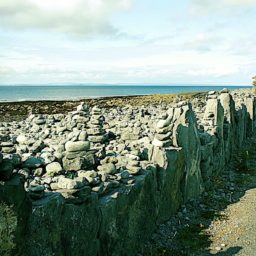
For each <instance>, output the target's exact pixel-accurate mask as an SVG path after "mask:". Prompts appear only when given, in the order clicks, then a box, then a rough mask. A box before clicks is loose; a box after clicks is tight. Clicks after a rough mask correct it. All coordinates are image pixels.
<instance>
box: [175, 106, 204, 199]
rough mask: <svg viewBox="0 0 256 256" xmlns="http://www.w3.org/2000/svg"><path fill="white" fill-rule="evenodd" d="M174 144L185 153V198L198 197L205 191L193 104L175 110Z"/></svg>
mask: <svg viewBox="0 0 256 256" xmlns="http://www.w3.org/2000/svg"><path fill="white" fill-rule="evenodd" d="M173 116H174V118H173V119H174V120H175V121H174V127H173V132H172V133H173V145H174V146H176V147H182V148H183V149H184V155H185V162H186V166H185V175H184V180H183V183H184V188H183V189H184V192H183V193H184V194H183V196H184V200H185V201H187V200H188V199H191V198H196V197H197V196H199V195H200V193H201V192H202V191H203V180H202V176H201V169H200V161H201V152H200V146H201V145H200V139H199V135H198V131H197V122H196V117H195V114H194V112H193V110H192V106H191V104H190V103H189V104H186V105H184V106H182V107H177V108H175V109H174V111H173Z"/></svg>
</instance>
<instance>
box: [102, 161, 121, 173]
mask: <svg viewBox="0 0 256 256" xmlns="http://www.w3.org/2000/svg"><path fill="white" fill-rule="evenodd" d="M98 170H99V171H100V172H104V173H108V174H115V173H116V172H117V170H116V166H115V165H114V164H113V163H108V164H104V165H99V166H98Z"/></svg>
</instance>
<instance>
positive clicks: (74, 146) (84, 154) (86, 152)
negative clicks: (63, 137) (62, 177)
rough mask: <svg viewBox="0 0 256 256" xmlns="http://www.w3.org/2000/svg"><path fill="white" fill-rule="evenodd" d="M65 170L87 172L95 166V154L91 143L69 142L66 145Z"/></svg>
mask: <svg viewBox="0 0 256 256" xmlns="http://www.w3.org/2000/svg"><path fill="white" fill-rule="evenodd" d="M65 150H66V152H65V157H64V158H63V160H62V162H63V168H64V170H66V171H79V170H86V169H88V168H91V167H93V166H94V165H95V158H94V153H93V152H92V151H90V142H89V141H68V142H67V143H66V144H65Z"/></svg>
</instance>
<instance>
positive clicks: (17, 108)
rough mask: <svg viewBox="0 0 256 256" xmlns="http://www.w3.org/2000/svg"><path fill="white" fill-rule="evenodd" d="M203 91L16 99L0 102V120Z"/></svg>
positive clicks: (161, 99)
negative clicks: (63, 98)
mask: <svg viewBox="0 0 256 256" xmlns="http://www.w3.org/2000/svg"><path fill="white" fill-rule="evenodd" d="M200 95H205V93H203V92H202V93H183V94H159V95H145V96H119V97H101V98H93V99H79V100H64V101H49V100H45V101H16V102H0V121H21V120H23V119H25V118H26V117H27V116H28V115H29V114H30V113H34V114H67V113H68V112H70V111H73V110H75V109H76V107H77V105H78V104H80V102H85V103H86V104H87V105H88V106H89V107H93V106H95V105H97V106H98V107H100V108H111V107H122V106H123V107H124V106H126V105H136V106H142V105H145V106H147V105H149V104H150V105H152V104H157V105H158V104H159V103H161V102H164V103H166V104H170V103H172V102H173V100H174V99H175V98H177V97H179V98H180V99H189V98H191V97H198V96H200Z"/></svg>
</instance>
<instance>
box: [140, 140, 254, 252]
mask: <svg viewBox="0 0 256 256" xmlns="http://www.w3.org/2000/svg"><path fill="white" fill-rule="evenodd" d="M252 188H256V141H250V142H248V143H247V144H245V145H244V148H243V149H242V150H241V149H240V150H239V151H238V152H236V154H234V157H233V160H232V163H231V164H230V166H229V167H227V168H226V170H225V171H224V172H223V173H222V174H221V175H219V176H216V177H212V178H211V179H210V180H209V182H208V188H206V191H207V192H204V194H203V195H202V197H201V198H200V199H199V200H197V201H191V202H189V203H188V204H186V205H184V206H182V207H181V209H180V211H179V212H178V214H177V215H176V216H175V217H173V218H171V219H170V220H169V221H168V222H166V223H165V224H163V225H160V227H159V229H158V230H157V231H156V232H155V233H154V235H153V236H152V239H151V240H150V241H148V243H147V244H146V245H145V247H144V249H143V250H142V252H141V253H140V254H139V255H143V256H208V255H209V256H210V255H216V256H222V255H223V256H224V255H225V256H233V255H237V254H239V253H241V251H242V250H243V247H242V246H240V245H241V244H240V243H238V244H235V245H234V244H233V245H229V244H228V243H227V244H223V245H222V246H221V245H220V246H218V247H216V248H214V247H213V242H212V234H211V233H212V232H209V229H214V224H212V223H213V222H219V223H220V222H225V221H226V219H227V216H226V215H225V214H224V213H223V211H224V210H225V209H227V207H228V206H229V205H232V204H234V203H237V202H239V201H240V199H241V198H242V197H243V196H244V195H245V192H246V191H247V190H249V189H252ZM238 218H239V216H238ZM212 225H213V227H212ZM213 231H214V230H213ZM229 246H230V247H229ZM239 255H240V254H239ZM255 255H256V254H255ZM248 256H250V255H248Z"/></svg>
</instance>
